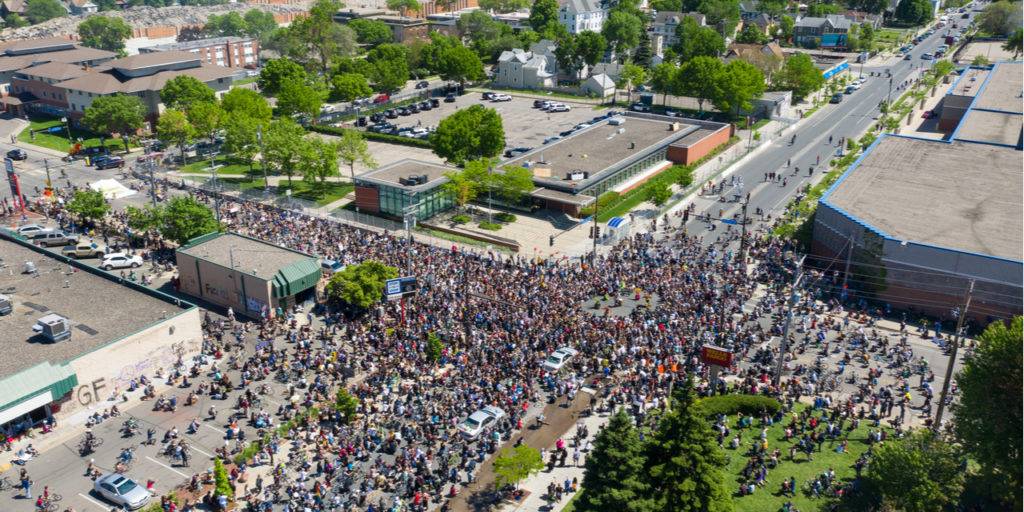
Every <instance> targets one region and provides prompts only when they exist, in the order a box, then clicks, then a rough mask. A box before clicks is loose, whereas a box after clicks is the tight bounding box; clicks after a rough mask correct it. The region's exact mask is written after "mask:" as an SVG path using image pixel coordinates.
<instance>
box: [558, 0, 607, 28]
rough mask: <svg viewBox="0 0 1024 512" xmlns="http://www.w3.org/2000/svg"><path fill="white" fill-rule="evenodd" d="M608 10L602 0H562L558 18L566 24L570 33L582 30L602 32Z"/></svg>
mask: <svg viewBox="0 0 1024 512" xmlns="http://www.w3.org/2000/svg"><path fill="white" fill-rule="evenodd" d="M607 16H608V12H607V11H605V10H604V8H603V7H602V6H601V2H600V0H560V1H559V7H558V20H559V21H561V22H562V25H565V28H566V29H567V30H568V31H569V33H570V34H579V33H580V32H586V31H588V30H589V31H591V32H600V31H601V27H603V26H604V20H605V18H607Z"/></svg>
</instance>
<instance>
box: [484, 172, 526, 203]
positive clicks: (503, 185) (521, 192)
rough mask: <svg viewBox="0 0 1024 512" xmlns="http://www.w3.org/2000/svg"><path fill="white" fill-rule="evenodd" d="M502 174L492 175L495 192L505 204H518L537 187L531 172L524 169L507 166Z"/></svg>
mask: <svg viewBox="0 0 1024 512" xmlns="http://www.w3.org/2000/svg"><path fill="white" fill-rule="evenodd" d="M503 171H504V172H501V173H496V174H494V175H493V179H494V187H495V192H497V194H498V197H499V198H501V199H502V200H503V201H505V203H506V204H518V203H519V202H520V201H522V200H523V198H524V197H526V195H527V194H529V193H530V192H533V190H534V189H536V188H537V187H536V186H535V185H534V184H533V172H531V171H530V170H529V169H527V168H525V167H519V166H507V167H505V168H504V169H503Z"/></svg>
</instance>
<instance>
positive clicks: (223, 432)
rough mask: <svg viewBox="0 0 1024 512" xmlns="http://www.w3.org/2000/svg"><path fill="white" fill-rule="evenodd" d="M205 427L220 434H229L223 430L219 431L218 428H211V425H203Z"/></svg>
mask: <svg viewBox="0 0 1024 512" xmlns="http://www.w3.org/2000/svg"><path fill="white" fill-rule="evenodd" d="M203 426H204V427H206V428H208V429H212V430H216V431H217V432H220V433H221V434H227V432H225V431H223V430H221V429H219V428H217V427H214V426H211V425H209V424H207V423H203Z"/></svg>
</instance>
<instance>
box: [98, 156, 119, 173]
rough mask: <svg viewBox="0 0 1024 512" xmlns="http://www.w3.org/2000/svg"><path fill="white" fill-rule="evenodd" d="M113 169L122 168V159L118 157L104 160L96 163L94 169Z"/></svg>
mask: <svg viewBox="0 0 1024 512" xmlns="http://www.w3.org/2000/svg"><path fill="white" fill-rule="evenodd" d="M115 167H124V158H121V157H119V156H112V157H109V158H104V159H103V160H102V161H100V162H97V163H96V169H97V170H101V169H113V168H115Z"/></svg>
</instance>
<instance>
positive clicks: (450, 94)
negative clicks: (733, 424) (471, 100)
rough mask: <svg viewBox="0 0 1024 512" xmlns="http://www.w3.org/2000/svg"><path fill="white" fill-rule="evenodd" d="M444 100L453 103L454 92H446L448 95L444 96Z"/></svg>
mask: <svg viewBox="0 0 1024 512" xmlns="http://www.w3.org/2000/svg"><path fill="white" fill-rule="evenodd" d="M444 102H445V103H455V93H452V92H450V93H448V95H447V96H445V97H444Z"/></svg>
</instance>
